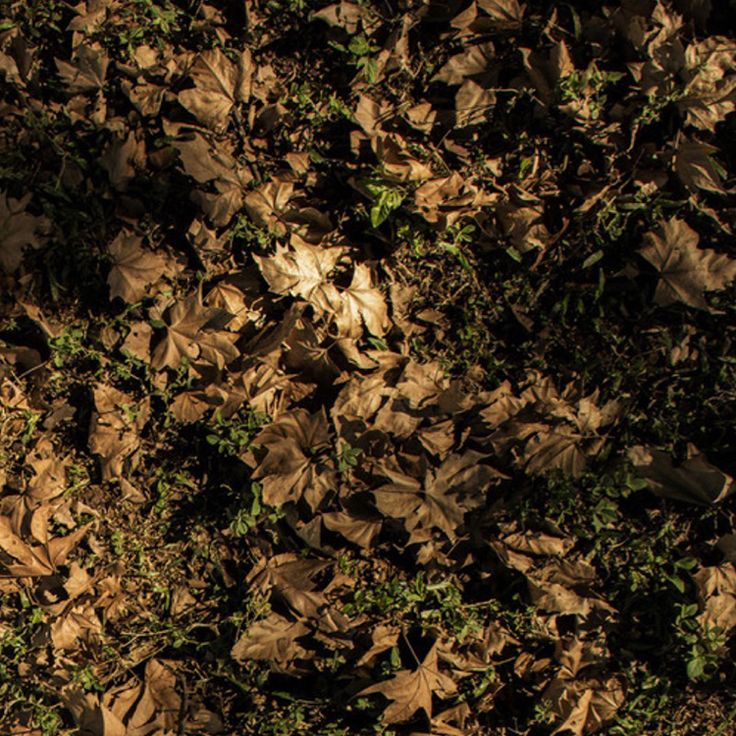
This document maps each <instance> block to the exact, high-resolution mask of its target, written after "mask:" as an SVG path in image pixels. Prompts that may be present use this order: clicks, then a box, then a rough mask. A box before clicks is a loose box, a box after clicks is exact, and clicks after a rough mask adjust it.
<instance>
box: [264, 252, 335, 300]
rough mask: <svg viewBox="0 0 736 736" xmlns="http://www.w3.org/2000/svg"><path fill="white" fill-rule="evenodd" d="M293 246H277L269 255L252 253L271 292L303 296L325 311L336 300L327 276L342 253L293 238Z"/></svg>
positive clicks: (332, 285) (333, 289) (332, 286)
mask: <svg viewBox="0 0 736 736" xmlns="http://www.w3.org/2000/svg"><path fill="white" fill-rule="evenodd" d="M292 240H293V243H292V247H291V248H287V247H284V246H280V247H277V248H276V253H274V254H273V255H270V256H258V255H254V256H253V257H254V259H255V261H256V263H257V264H258V268H259V269H260V270H261V273H262V274H263V278H265V279H266V281H267V282H268V285H269V287H270V288H271V291H274V292H276V293H277V294H290V295H291V296H299V297H301V298H302V299H305V300H306V301H308V302H309V303H310V304H312V305H313V306H314V307H317V308H318V309H319V310H321V311H327V310H329V309H330V307H331V305H332V304H333V303H335V302H337V301H338V299H339V296H338V292H337V289H336V287H335V286H334V284H332V283H331V282H330V281H328V276H329V275H330V273H332V271H333V269H334V268H335V266H336V265H337V262H338V260H339V259H340V256H341V255H342V253H343V249H342V248H339V247H338V248H325V247H323V246H319V245H311V244H310V243H307V242H305V241H303V240H301V239H292Z"/></svg>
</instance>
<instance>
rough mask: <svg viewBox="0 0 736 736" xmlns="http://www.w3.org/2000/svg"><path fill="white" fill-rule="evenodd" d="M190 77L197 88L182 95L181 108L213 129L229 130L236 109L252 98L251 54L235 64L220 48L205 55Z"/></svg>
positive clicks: (180, 96)
mask: <svg viewBox="0 0 736 736" xmlns="http://www.w3.org/2000/svg"><path fill="white" fill-rule="evenodd" d="M190 74H191V77H192V79H193V80H194V84H195V86H194V88H193V89H185V90H184V91H183V92H180V93H179V102H180V103H181V105H182V106H184V107H185V108H186V109H187V110H189V112H191V113H192V115H194V116H195V117H196V118H197V119H198V120H199V121H200V122H202V123H204V125H206V126H208V127H210V128H213V129H215V130H218V129H223V128H225V127H227V123H228V120H229V118H230V112H231V110H232V109H233V107H235V106H236V105H239V104H240V103H241V102H244V101H245V100H246V99H247V98H248V95H249V87H250V79H251V76H252V74H253V66H252V61H251V57H250V52H249V51H245V52H243V53H242V54H241V55H240V56H239V57H238V63H237V64H234V63H233V62H232V61H230V59H228V58H227V56H225V54H224V53H223V52H222V51H221V50H220V49H219V48H215V49H210V50H208V51H203V52H202V53H201V54H199V55H198V56H197V58H196V60H195V62H194V64H192V68H191V70H190Z"/></svg>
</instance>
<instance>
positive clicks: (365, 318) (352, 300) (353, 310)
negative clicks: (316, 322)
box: [333, 263, 390, 339]
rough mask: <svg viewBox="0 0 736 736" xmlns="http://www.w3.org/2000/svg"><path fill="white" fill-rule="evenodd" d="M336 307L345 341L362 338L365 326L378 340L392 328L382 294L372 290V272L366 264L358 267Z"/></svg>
mask: <svg viewBox="0 0 736 736" xmlns="http://www.w3.org/2000/svg"><path fill="white" fill-rule="evenodd" d="M333 306H334V308H335V323H336V325H337V331H338V334H339V335H340V336H342V337H351V338H354V339H357V338H359V337H361V336H362V335H363V325H365V326H366V328H367V329H368V332H370V333H371V334H372V335H375V336H376V337H381V336H382V335H384V334H385V333H386V331H387V330H388V328H389V325H390V322H389V318H388V309H387V308H386V302H385V300H384V298H383V294H382V293H381V292H380V291H379V290H378V289H376V288H375V287H374V286H373V284H372V281H371V270H370V268H369V267H368V266H367V265H365V264H364V263H359V264H357V265H356V266H355V270H354V271H353V280H352V281H351V283H350V286H348V287H347V288H345V289H342V290H340V292H339V293H338V296H337V299H336V301H335V302H333Z"/></svg>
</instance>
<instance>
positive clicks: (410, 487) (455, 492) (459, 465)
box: [373, 450, 503, 539]
mask: <svg viewBox="0 0 736 736" xmlns="http://www.w3.org/2000/svg"><path fill="white" fill-rule="evenodd" d="M484 457H485V455H483V454H481V453H478V452H474V451H471V450H468V451H467V452H465V453H463V454H455V455H451V456H450V457H448V458H447V459H446V460H445V461H444V462H443V463H442V465H441V466H440V467H439V468H438V469H437V470H436V471H434V470H431V469H428V470H427V471H426V474H425V477H424V481H423V482H420V481H419V480H417V479H416V478H412V477H411V476H408V475H406V474H404V473H403V472H400V471H397V470H394V469H392V468H389V467H383V468H382V469H381V471H380V472H381V474H382V475H385V476H386V477H387V478H389V479H390V480H391V483H388V484H385V485H383V486H381V487H380V488H377V489H375V490H374V491H373V495H374V496H375V497H376V505H377V506H378V509H379V510H380V511H381V512H382V513H384V514H386V515H387V516H390V517H391V518H394V519H404V525H405V526H406V529H407V531H410V532H412V531H414V530H415V529H417V528H421V529H432V528H436V529H441V530H442V531H443V532H445V534H446V535H447V536H448V538H450V539H455V532H456V530H457V528H458V527H459V526H460V525H461V524H462V523H463V519H464V517H465V512H466V511H467V510H468V508H470V507H471V506H474V505H476V504H475V502H474V501H472V500H471V502H470V504H468V503H467V500H466V502H465V503H464V504H461V503H460V501H459V494H461V493H463V492H469V491H471V490H472V492H473V494H474V495H477V494H482V489H483V486H484V485H485V484H486V483H487V482H488V481H489V480H490V479H492V478H494V477H503V475H502V474H501V473H498V471H496V470H494V469H493V468H491V467H490V466H489V465H482V464H480V462H479V461H480V460H481V459H483V458H484Z"/></svg>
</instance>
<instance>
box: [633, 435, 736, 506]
mask: <svg viewBox="0 0 736 736" xmlns="http://www.w3.org/2000/svg"><path fill="white" fill-rule="evenodd" d="M629 457H630V458H631V461H632V462H633V464H634V467H635V468H636V470H637V472H638V473H639V475H641V476H642V477H643V478H645V479H646V480H647V482H648V483H649V487H650V488H651V489H652V491H654V493H656V494H657V495H658V496H662V497H663V498H674V499H675V500H677V501H686V502H689V503H699V504H713V503H719V502H720V501H722V500H723V499H724V498H726V496H728V495H729V494H731V493H733V491H734V490H735V489H736V484H734V480H733V478H732V477H731V476H730V475H727V474H726V473H724V472H723V471H721V470H719V469H718V468H717V467H715V465H712V464H711V463H709V462H708V460H707V459H706V457H705V455H704V454H703V453H702V452H700V451H699V450H698V449H697V447H695V445H693V444H689V445H688V449H687V458H686V459H685V461H684V462H683V463H682V464H680V465H675V463H674V462H673V460H672V456H671V455H670V454H669V453H668V452H664V451H663V450H656V449H653V448H647V447H642V446H641V445H637V446H636V447H632V448H631V449H630V450H629Z"/></svg>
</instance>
